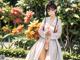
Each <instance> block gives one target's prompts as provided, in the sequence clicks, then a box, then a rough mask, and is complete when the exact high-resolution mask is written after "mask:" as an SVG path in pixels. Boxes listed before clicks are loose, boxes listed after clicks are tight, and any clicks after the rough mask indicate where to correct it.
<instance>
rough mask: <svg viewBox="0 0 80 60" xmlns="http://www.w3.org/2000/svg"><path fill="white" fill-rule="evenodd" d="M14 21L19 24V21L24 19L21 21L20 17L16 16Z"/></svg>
mask: <svg viewBox="0 0 80 60" xmlns="http://www.w3.org/2000/svg"><path fill="white" fill-rule="evenodd" d="M13 22H14V23H15V24H19V23H21V22H22V21H21V19H20V18H16V19H15V20H14V21H13Z"/></svg>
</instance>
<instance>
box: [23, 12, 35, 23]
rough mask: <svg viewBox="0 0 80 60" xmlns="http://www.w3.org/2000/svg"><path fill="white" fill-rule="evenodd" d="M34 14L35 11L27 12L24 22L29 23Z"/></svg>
mask: <svg viewBox="0 0 80 60" xmlns="http://www.w3.org/2000/svg"><path fill="white" fill-rule="evenodd" d="M33 14H34V12H32V11H27V12H26V14H25V17H24V23H29V22H30V19H31V17H32V16H33Z"/></svg>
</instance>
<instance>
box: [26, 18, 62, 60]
mask: <svg viewBox="0 0 80 60" xmlns="http://www.w3.org/2000/svg"><path fill="white" fill-rule="evenodd" d="M45 20H46V22H45ZM44 22H45V23H44ZM56 22H57V24H56ZM55 25H56V26H57V29H58V31H57V32H56V33H54V32H53V31H54V27H55ZM47 26H49V29H50V32H51V36H50V42H49V49H48V51H47V55H46V58H45V60H63V56H62V52H61V47H60V45H59V42H58V39H59V38H60V36H61V33H62V26H61V20H59V19H58V21H57V17H55V19H54V20H53V21H51V20H50V17H46V19H44V20H43V21H42V24H41V26H40V28H39V30H38V32H39V34H40V38H39V40H38V41H37V42H36V43H35V44H34V45H33V47H32V48H31V50H30V51H29V53H28V54H27V57H26V59H25V60H39V55H40V53H41V50H42V48H43V47H44V44H45V38H46V37H45V32H46V31H47ZM43 27H44V30H43Z"/></svg>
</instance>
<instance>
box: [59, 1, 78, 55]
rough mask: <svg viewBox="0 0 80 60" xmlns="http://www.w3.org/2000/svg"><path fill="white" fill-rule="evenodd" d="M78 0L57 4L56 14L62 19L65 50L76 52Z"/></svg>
mask: <svg viewBox="0 0 80 60" xmlns="http://www.w3.org/2000/svg"><path fill="white" fill-rule="evenodd" d="M79 12H80V2H74V3H69V2H68V3H66V2H65V4H64V5H62V6H58V16H59V17H60V19H61V20H62V22H63V23H62V25H63V34H62V40H64V42H65V50H67V51H69V52H72V53H78V54H79V51H78V50H79V48H80V47H79V46H80V31H79V30H80V27H79V25H80V14H79Z"/></svg>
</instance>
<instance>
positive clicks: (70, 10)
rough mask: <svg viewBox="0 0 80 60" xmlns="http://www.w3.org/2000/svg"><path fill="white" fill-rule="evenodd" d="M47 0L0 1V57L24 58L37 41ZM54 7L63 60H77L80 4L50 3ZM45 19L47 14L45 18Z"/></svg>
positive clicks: (75, 1) (70, 0) (66, 0)
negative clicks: (59, 26)
mask: <svg viewBox="0 0 80 60" xmlns="http://www.w3.org/2000/svg"><path fill="white" fill-rule="evenodd" d="M48 1H49V0H0V55H5V56H6V57H11V58H12V57H15V58H23V60H24V59H25V57H26V55H27V53H28V51H29V50H30V48H31V47H32V46H33V44H34V43H35V42H36V41H37V39H38V32H37V31H38V28H39V26H40V24H41V21H42V20H43V18H45V6H46V4H47V3H48ZM52 1H54V3H55V4H56V5H57V6H58V7H57V16H58V18H60V19H61V20H62V27H63V32H62V36H61V38H60V39H59V42H60V44H61V46H62V50H63V55H64V56H63V57H64V60H69V59H72V60H80V26H79V25H80V1H79V0H52ZM46 16H48V15H46Z"/></svg>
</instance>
